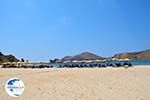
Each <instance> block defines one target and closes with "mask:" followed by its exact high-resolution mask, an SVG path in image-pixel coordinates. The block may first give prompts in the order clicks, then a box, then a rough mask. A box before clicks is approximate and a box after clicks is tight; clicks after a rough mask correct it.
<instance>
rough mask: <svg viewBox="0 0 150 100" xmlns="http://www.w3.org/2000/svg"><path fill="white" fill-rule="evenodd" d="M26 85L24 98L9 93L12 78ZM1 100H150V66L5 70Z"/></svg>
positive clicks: (0, 74) (1, 75) (0, 86)
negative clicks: (18, 79) (6, 84)
mask: <svg viewBox="0 0 150 100" xmlns="http://www.w3.org/2000/svg"><path fill="white" fill-rule="evenodd" d="M12 77H18V78H20V79H22V81H23V82H24V84H25V91H24V93H23V95H22V96H20V97H17V98H14V97H10V96H9V95H8V94H7V93H6V92H5V87H4V86H5V83H6V81H7V80H8V79H9V78H12ZM0 100H150V66H149V67H148V66H146V67H144V66H140V67H134V68H128V69H124V68H81V69H79V68H73V69H65V68H63V69H2V68H0Z"/></svg>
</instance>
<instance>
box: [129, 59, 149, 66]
mask: <svg viewBox="0 0 150 100" xmlns="http://www.w3.org/2000/svg"><path fill="white" fill-rule="evenodd" d="M130 62H131V63H132V64H133V65H150V60H131V61H130Z"/></svg>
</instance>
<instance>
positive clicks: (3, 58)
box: [0, 52, 19, 63]
mask: <svg viewBox="0 0 150 100" xmlns="http://www.w3.org/2000/svg"><path fill="white" fill-rule="evenodd" d="M17 61H19V60H18V59H17V58H16V57H15V56H13V55H4V54H3V53H1V52H0V63H4V62H17Z"/></svg>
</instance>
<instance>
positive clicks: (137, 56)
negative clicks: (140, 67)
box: [113, 50, 150, 60]
mask: <svg viewBox="0 0 150 100" xmlns="http://www.w3.org/2000/svg"><path fill="white" fill-rule="evenodd" d="M113 58H118V59H126V58H128V59H131V60H146V59H150V50H144V51H140V52H126V53H120V54H116V55H114V56H113Z"/></svg>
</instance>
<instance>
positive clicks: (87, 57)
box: [62, 52, 103, 61]
mask: <svg viewBox="0 0 150 100" xmlns="http://www.w3.org/2000/svg"><path fill="white" fill-rule="evenodd" d="M102 59H103V58H102V57H100V56H98V55H96V54H93V53H90V52H83V53H81V54H78V55H75V56H66V57H64V58H63V59H62V61H72V60H77V61H81V60H102Z"/></svg>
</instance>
